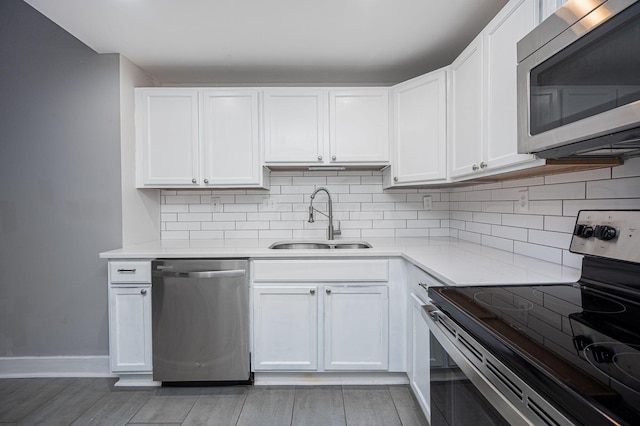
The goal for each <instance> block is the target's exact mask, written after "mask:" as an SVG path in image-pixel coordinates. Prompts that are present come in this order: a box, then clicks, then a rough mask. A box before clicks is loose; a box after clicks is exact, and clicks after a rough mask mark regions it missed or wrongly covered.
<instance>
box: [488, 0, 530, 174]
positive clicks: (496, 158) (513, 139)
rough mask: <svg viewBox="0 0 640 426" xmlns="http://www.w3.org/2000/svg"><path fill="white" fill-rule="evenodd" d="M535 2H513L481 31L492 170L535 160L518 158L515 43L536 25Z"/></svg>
mask: <svg viewBox="0 0 640 426" xmlns="http://www.w3.org/2000/svg"><path fill="white" fill-rule="evenodd" d="M536 5H537V0H513V1H511V2H510V3H509V4H508V5H507V6H508V7H505V8H504V9H502V11H500V13H498V15H496V17H495V18H494V19H493V20H492V21H491V22H490V23H489V25H488V26H487V27H486V28H485V30H484V33H483V34H484V55H485V58H484V61H485V84H484V91H485V92H484V111H485V112H486V116H485V119H484V125H485V128H484V138H485V146H486V150H485V152H486V155H485V160H484V161H485V163H486V164H487V168H488V170H489V171H491V169H493V168H497V167H503V166H511V165H514V164H517V163H521V162H527V161H531V160H534V159H535V157H534V156H533V155H530V154H518V152H517V151H518V133H517V122H518V117H517V114H516V109H517V92H516V66H517V62H518V61H517V52H516V43H517V41H518V40H520V39H521V38H522V37H524V36H525V35H526V34H527V33H528V32H529V31H531V30H532V29H533V28H534V27H535V25H536Z"/></svg>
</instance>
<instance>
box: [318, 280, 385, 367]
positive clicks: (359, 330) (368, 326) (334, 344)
mask: <svg viewBox="0 0 640 426" xmlns="http://www.w3.org/2000/svg"><path fill="white" fill-rule="evenodd" d="M388 340H389V295H388V288H387V286H379V285H378V286H366V287H363V286H345V287H338V286H325V290H324V369H325V370H386V369H387V368H388V364H389V362H388V361H389V342H388Z"/></svg>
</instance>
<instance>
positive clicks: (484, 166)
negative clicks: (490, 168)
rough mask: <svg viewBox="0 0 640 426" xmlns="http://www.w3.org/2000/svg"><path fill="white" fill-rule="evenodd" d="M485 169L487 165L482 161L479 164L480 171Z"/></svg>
mask: <svg viewBox="0 0 640 426" xmlns="http://www.w3.org/2000/svg"><path fill="white" fill-rule="evenodd" d="M486 167H487V163H485V162H484V161H483V162H482V163H480V168H481V169H485V168H486Z"/></svg>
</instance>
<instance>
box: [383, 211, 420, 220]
mask: <svg viewBox="0 0 640 426" xmlns="http://www.w3.org/2000/svg"><path fill="white" fill-rule="evenodd" d="M384 219H418V212H417V211H416V210H402V211H386V212H384Z"/></svg>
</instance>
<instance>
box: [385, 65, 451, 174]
mask: <svg viewBox="0 0 640 426" xmlns="http://www.w3.org/2000/svg"><path fill="white" fill-rule="evenodd" d="M446 95H447V94H446V70H445V69H441V70H437V71H434V72H431V73H429V74H426V75H424V76H421V77H418V78H415V79H413V80H410V81H408V82H406V83H402V84H399V85H397V86H395V87H394V88H393V89H392V99H393V116H394V137H393V142H394V143H393V145H394V160H393V163H392V168H393V170H394V173H393V174H394V178H393V181H394V183H405V182H425V181H430V180H438V179H445V178H446V177H447V171H446V170H447V163H446V161H447V152H446V150H447V140H446V135H447V133H446V116H447V111H446Z"/></svg>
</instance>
